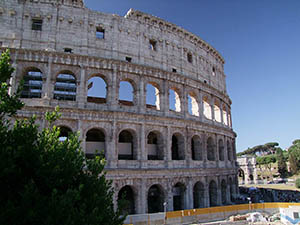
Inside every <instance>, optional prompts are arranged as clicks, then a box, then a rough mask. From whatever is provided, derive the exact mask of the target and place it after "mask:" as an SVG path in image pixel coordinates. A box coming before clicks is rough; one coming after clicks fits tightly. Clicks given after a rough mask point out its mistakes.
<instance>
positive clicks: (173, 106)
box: [169, 88, 181, 112]
mask: <svg viewBox="0 0 300 225" xmlns="http://www.w3.org/2000/svg"><path fill="white" fill-rule="evenodd" d="M169 109H170V110H173V111H175V112H180V111H181V103H180V96H179V92H178V90H176V89H175V88H172V89H170V90H169Z"/></svg>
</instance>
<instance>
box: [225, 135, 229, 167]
mask: <svg viewBox="0 0 300 225" xmlns="http://www.w3.org/2000/svg"><path fill="white" fill-rule="evenodd" d="M228 161H229V160H228V148H227V138H226V137H225V138H224V162H225V167H226V168H228V166H229V165H228Z"/></svg>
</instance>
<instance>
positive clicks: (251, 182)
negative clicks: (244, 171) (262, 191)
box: [249, 174, 254, 184]
mask: <svg viewBox="0 0 300 225" xmlns="http://www.w3.org/2000/svg"><path fill="white" fill-rule="evenodd" d="M249 180H250V184H253V181H254V177H253V175H252V174H250V175H249Z"/></svg>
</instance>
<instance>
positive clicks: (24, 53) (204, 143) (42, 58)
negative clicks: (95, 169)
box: [0, 0, 238, 213]
mask: <svg viewBox="0 0 300 225" xmlns="http://www.w3.org/2000/svg"><path fill="white" fill-rule="evenodd" d="M0 25H1V26H0V31H1V32H0V47H1V50H4V49H6V48H9V49H10V50H11V55H12V60H13V66H14V67H15V68H16V71H15V73H14V75H13V77H12V79H11V81H10V83H11V84H12V87H11V90H10V92H11V93H13V92H14V91H15V90H16V87H17V85H18V83H19V82H20V80H22V79H24V80H25V90H24V91H23V93H22V97H23V98H22V100H23V101H24V102H25V105H26V106H25V107H24V108H23V109H22V110H21V111H19V112H18V116H19V117H20V118H24V117H29V116H32V115H33V114H35V115H36V116H37V118H38V119H37V121H38V122H39V123H40V125H41V128H43V127H44V126H45V121H44V120H43V119H42V118H43V115H44V113H45V112H46V111H49V110H53V109H54V107H55V106H57V105H59V106H60V109H61V113H62V117H61V119H60V120H59V121H57V125H58V126H60V127H61V129H62V131H64V133H65V136H67V133H68V131H73V132H76V131H79V132H80V138H81V140H82V148H83V150H84V151H85V152H86V153H88V155H89V156H91V155H93V154H94V153H95V149H97V148H98V149H99V148H101V150H104V153H105V156H106V159H107V165H106V171H107V178H108V179H111V180H112V181H113V183H112V184H113V187H114V190H115V196H114V202H115V205H117V200H118V197H120V196H122V194H124V193H125V194H124V195H125V198H127V199H128V200H129V201H130V202H131V203H132V204H131V206H130V207H129V208H128V209H127V210H128V211H129V212H130V213H147V212H157V211H163V210H164V207H166V210H168V211H172V210H176V209H191V208H199V207H209V206H214V205H224V204H231V203H232V201H234V198H235V195H236V194H237V192H238V183H237V167H236V163H235V162H236V156H235V137H236V134H235V133H234V132H233V130H232V126H231V113H230V105H231V100H230V98H229V97H228V95H227V92H226V83H225V74H224V60H223V58H222V56H221V55H220V54H219V53H218V52H217V51H216V50H215V49H214V48H213V47H211V46H210V45H209V44H207V43H206V42H204V41H203V40H201V39H200V38H199V37H197V36H196V35H194V34H192V33H190V32H188V31H186V30H184V29H183V28H181V27H178V26H176V25H174V24H171V23H169V22H166V21H164V20H162V19H160V18H157V17H154V16H151V15H148V14H145V13H143V12H139V11H135V10H132V9H131V10H129V12H128V13H127V14H126V15H125V17H120V16H118V15H110V14H104V13H101V12H96V11H92V10H90V9H88V8H86V7H85V6H84V3H83V1H82V0H30V1H29V0H10V1H3V0H0ZM94 77H99V78H101V79H102V80H103V81H104V83H105V85H106V95H105V96H104V97H91V96H88V91H89V88H90V86H92V85H93V83H91V82H90V79H92V78H94ZM121 82H127V83H129V84H130V85H131V87H132V90H133V91H132V96H133V97H132V99H131V100H122V99H121V98H120V95H121V94H120V92H119V89H120V83H121ZM148 84H151V85H152V86H153V87H154V88H155V98H156V101H155V105H151V104H148V103H147V100H146V99H147V94H148V93H147V90H148V89H147V85H148ZM171 90H172V91H174V93H175V100H174V101H175V108H174V109H172V108H170V107H171V103H170V102H169V93H170V92H171ZM189 101H190V104H191V106H190V108H189Z"/></svg>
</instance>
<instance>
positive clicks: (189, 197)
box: [184, 179, 194, 209]
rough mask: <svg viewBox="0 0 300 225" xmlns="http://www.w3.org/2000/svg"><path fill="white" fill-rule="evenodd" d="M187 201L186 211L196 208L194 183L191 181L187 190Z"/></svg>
mask: <svg viewBox="0 0 300 225" xmlns="http://www.w3.org/2000/svg"><path fill="white" fill-rule="evenodd" d="M186 191H187V193H186V196H185V197H186V198H185V199H186V200H185V207H184V208H185V209H193V206H194V198H193V181H192V180H191V179H189V180H188V182H187V189H186Z"/></svg>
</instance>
